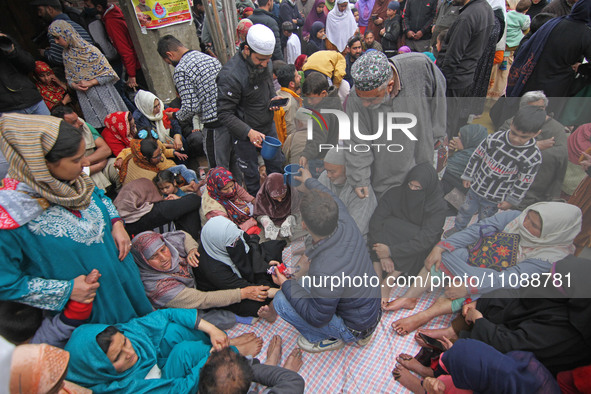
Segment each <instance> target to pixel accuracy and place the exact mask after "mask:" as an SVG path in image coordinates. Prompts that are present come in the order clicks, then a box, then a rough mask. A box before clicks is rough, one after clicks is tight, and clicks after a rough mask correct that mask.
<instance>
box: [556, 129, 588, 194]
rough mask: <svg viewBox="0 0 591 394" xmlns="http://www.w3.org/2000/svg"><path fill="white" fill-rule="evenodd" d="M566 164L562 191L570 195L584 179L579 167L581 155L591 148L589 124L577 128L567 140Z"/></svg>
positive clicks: (583, 172) (583, 173) (582, 171)
mask: <svg viewBox="0 0 591 394" xmlns="http://www.w3.org/2000/svg"><path fill="white" fill-rule="evenodd" d="M566 144H567V147H568V163H567V165H566V174H565V176H564V183H563V184H562V191H563V192H564V193H565V194H567V195H569V196H570V195H572V194H573V193H574V192H575V190H576V188H577V187H578V186H579V184H580V183H581V181H582V180H583V179H585V171H584V170H583V169H582V168H581V166H579V159H580V158H581V154H582V153H583V152H585V151H586V150H588V149H589V148H591V123H587V124H584V125H581V126H579V127H577V129H576V130H575V131H573V132H572V133H571V134H570V135H569V136H568V138H567V140H566Z"/></svg>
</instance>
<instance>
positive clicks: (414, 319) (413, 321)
mask: <svg viewBox="0 0 591 394" xmlns="http://www.w3.org/2000/svg"><path fill="white" fill-rule="evenodd" d="M429 320H431V318H429V317H425V315H424V314H421V313H417V314H416V315H412V316H409V317H405V318H404V319H400V320H397V321H395V322H394V323H392V328H393V329H394V331H396V334H398V335H401V336H404V335H407V334H408V333H409V332H413V331H414V330H416V329H417V328H419V327H421V326H422V325H423V324H426V323H428V322H429Z"/></svg>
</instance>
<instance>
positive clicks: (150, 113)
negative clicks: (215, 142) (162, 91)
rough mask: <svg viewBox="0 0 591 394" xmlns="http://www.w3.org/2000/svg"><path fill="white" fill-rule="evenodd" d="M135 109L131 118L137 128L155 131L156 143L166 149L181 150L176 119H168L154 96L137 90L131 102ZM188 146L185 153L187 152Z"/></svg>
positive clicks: (160, 102)
mask: <svg viewBox="0 0 591 394" xmlns="http://www.w3.org/2000/svg"><path fill="white" fill-rule="evenodd" d="M133 101H134V102H135V105H136V106H137V109H136V110H135V111H134V112H133V118H134V119H135V123H136V124H137V127H138V128H139V129H140V130H142V129H144V130H155V131H156V133H157V134H158V141H160V142H162V143H163V144H164V146H165V147H167V148H174V149H176V150H178V151H180V150H181V149H182V148H183V135H182V132H181V125H180V124H179V122H178V120H176V119H169V118H168V115H167V114H166V112H164V108H165V107H164V104H163V103H162V101H161V100H160V99H159V98H158V97H156V95H155V94H153V93H151V92H148V91H146V90H141V89H140V90H138V92H137V93H136V95H135V98H134V100H133ZM188 149H189V148H188V146H187V147H185V149H184V150H185V151H187V152H188Z"/></svg>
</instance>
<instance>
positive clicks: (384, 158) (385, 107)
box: [344, 51, 446, 201]
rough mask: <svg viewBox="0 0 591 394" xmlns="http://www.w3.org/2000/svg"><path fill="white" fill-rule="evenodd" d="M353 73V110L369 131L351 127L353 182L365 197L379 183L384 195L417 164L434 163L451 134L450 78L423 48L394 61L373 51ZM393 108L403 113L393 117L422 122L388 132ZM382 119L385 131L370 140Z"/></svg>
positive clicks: (349, 163) (349, 144)
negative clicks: (448, 109)
mask: <svg viewBox="0 0 591 394" xmlns="http://www.w3.org/2000/svg"><path fill="white" fill-rule="evenodd" d="M351 73H352V74H353V78H354V79H355V88H354V89H352V90H351V93H350V95H349V99H348V101H347V114H348V115H349V119H354V117H357V118H358V125H357V129H358V130H362V134H364V135H362V136H361V137H363V138H360V137H359V136H357V133H351V139H350V140H346V141H344V142H345V147H344V148H345V158H346V167H347V182H348V183H349V184H350V185H351V186H353V188H355V192H356V193H357V196H358V197H359V198H367V197H369V196H370V193H369V186H370V185H371V186H373V189H374V191H375V193H376V196H377V197H378V201H379V198H380V197H381V195H382V194H383V193H384V192H385V191H386V190H388V189H389V188H391V187H393V186H399V185H401V184H402V182H404V179H405V178H406V175H407V174H408V172H409V171H410V170H411V168H413V167H414V166H416V165H417V164H421V163H425V162H428V163H431V164H432V163H433V158H434V146H435V143H436V142H437V141H438V140H442V139H443V138H444V137H445V115H446V107H445V79H444V77H443V74H442V73H441V71H439V69H438V68H437V66H436V65H435V64H433V62H432V61H431V60H429V58H428V57H427V56H425V55H424V54H422V53H404V54H401V55H397V56H394V57H393V58H392V59H390V61H388V59H387V58H386V55H384V54H383V53H380V52H377V51H370V52H367V53H365V54H363V55H362V56H361V57H360V58H359V59H358V60H357V61H356V62H355V64H354V65H353V69H352V71H351ZM388 113H397V114H399V115H398V116H400V117H395V118H393V119H392V123H398V124H409V123H412V117H411V118H409V116H411V115H412V116H414V117H415V119H416V124H415V125H414V126H413V127H409V128H408V129H405V130H404V131H403V129H400V128H398V129H393V130H392V132H391V133H387V132H386V130H385V129H386V126H385V125H386V123H387V122H388V120H387V119H386V118H385V117H386V115H387V114H388ZM380 125H381V126H382V128H381V133H380V134H379V135H378V136H376V137H374V138H372V139H371V140H369V141H368V140H367V139H368V138H370V137H369V136H370V135H372V134H376V133H377V132H378V131H379V130H380ZM405 131H406V132H405ZM407 132H409V133H410V134H412V137H414V139H411V138H410V136H409V135H408V134H407ZM388 134H390V135H388ZM368 144H373V145H370V147H371V148H370V149H369V150H367V149H366V148H365V147H364V146H363V145H368Z"/></svg>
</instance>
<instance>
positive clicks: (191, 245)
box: [131, 231, 268, 329]
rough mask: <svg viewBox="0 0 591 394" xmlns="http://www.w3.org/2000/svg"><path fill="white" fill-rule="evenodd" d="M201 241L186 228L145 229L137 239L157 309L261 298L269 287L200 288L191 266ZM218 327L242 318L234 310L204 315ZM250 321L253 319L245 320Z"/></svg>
mask: <svg viewBox="0 0 591 394" xmlns="http://www.w3.org/2000/svg"><path fill="white" fill-rule="evenodd" d="M198 248H199V244H198V243H197V242H196V241H195V240H194V239H193V237H191V236H190V235H189V234H188V233H185V232H184V231H173V232H168V233H164V234H158V233H155V232H153V231H145V232H143V233H140V234H138V235H136V236H135V237H134V238H133V242H132V247H131V253H132V254H133V257H134V259H135V262H136V264H137V265H138V267H139V269H140V276H141V278H142V282H143V283H144V288H145V289H146V295H147V296H148V298H149V299H150V302H152V305H153V306H154V308H156V309H163V308H187V309H210V308H218V307H224V306H227V305H231V304H235V303H238V302H240V301H241V300H244V299H247V298H248V299H250V300H254V301H259V302H260V301H261V297H259V296H262V295H264V296H265V297H266V295H267V290H268V287H266V286H248V287H244V288H241V289H240V288H236V289H228V290H217V291H199V290H197V289H196V288H195V279H194V277H193V271H192V269H191V267H197V266H198V265H199V252H198ZM204 318H205V319H207V320H208V321H209V322H210V323H212V324H214V325H215V326H217V327H218V328H222V329H227V328H231V327H232V326H234V324H236V323H237V322H243V319H240V321H238V320H237V319H236V316H235V315H233V314H232V313H229V312H225V314H223V313H222V312H220V311H215V310H214V311H210V312H207V313H206V314H205V315H204ZM245 323H249V322H245Z"/></svg>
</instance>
